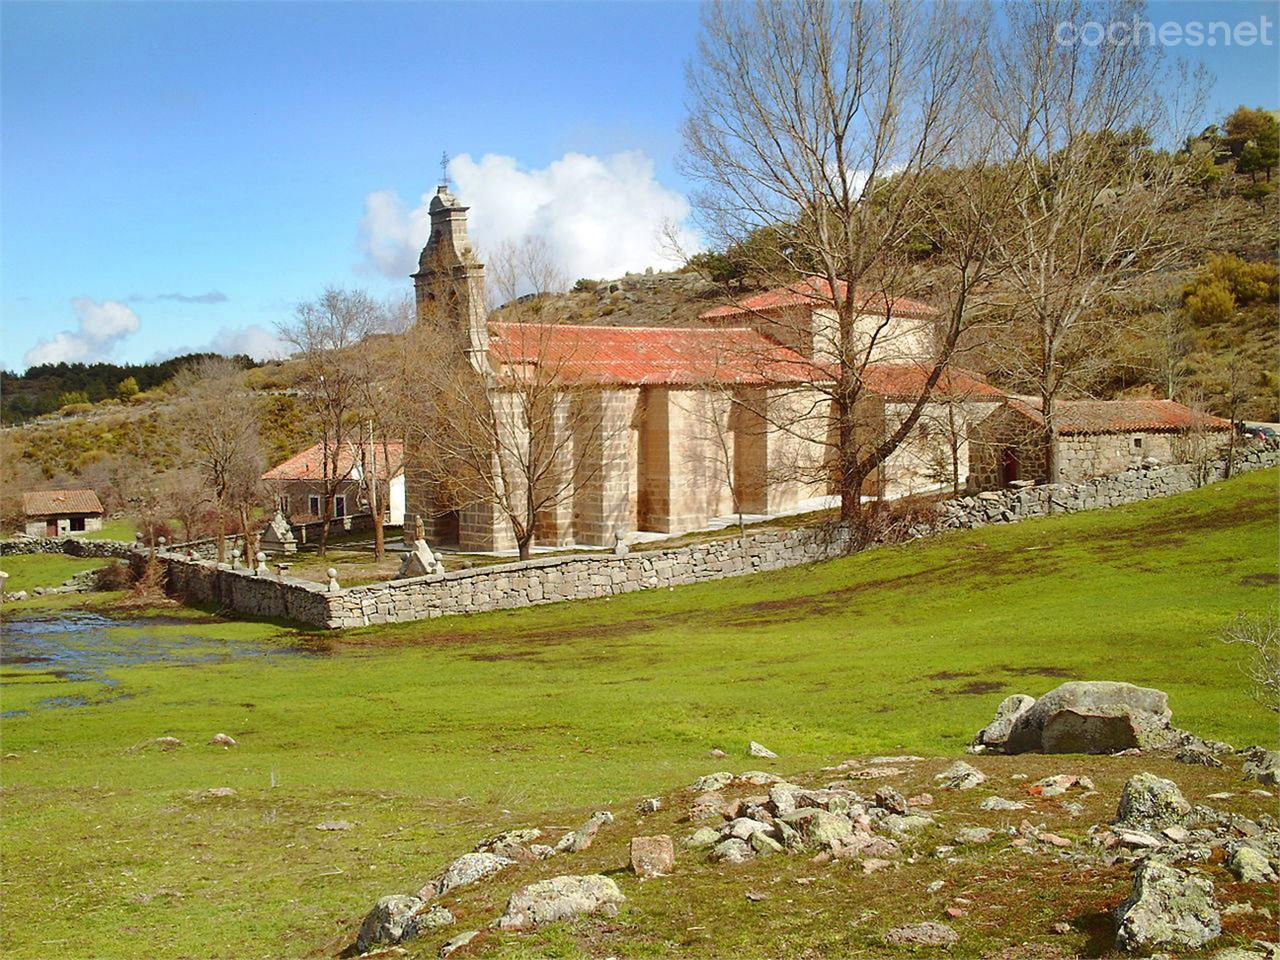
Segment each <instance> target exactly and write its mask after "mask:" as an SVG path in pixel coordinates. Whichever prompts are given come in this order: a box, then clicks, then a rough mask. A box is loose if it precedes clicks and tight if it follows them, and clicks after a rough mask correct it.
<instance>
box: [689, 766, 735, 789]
mask: <svg viewBox="0 0 1280 960" xmlns="http://www.w3.org/2000/svg"><path fill="white" fill-rule="evenodd" d="M731 783H733V774H732V773H730V772H729V771H728V770H721V771H718V772H717V773H708V774H707V775H706V776H705V777H699V778H698V779H697V780H695V781H693V783H691V784H690V785H689V789H690V790H692V791H693V792H694V793H712V792H714V791H716V790H723V789H724V788H725V787H727V786H728V785H729V784H731Z"/></svg>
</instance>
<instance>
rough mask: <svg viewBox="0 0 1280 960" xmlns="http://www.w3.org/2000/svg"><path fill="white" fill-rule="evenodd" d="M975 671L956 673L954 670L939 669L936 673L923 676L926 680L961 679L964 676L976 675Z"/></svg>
mask: <svg viewBox="0 0 1280 960" xmlns="http://www.w3.org/2000/svg"><path fill="white" fill-rule="evenodd" d="M976 676H977V674H976V673H957V672H956V671H954V670H939V671H938V672H937V673H931V674H929V675H928V676H926V677H925V679H926V680H963V679H965V678H966V677H976Z"/></svg>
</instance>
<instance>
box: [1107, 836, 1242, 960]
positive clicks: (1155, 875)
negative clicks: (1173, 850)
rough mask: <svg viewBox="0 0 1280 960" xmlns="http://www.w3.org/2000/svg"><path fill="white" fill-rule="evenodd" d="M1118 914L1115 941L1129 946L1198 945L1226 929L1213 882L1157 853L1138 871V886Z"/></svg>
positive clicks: (1135, 881) (1129, 948)
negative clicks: (1179, 867) (1215, 898)
mask: <svg viewBox="0 0 1280 960" xmlns="http://www.w3.org/2000/svg"><path fill="white" fill-rule="evenodd" d="M1116 920H1117V922H1118V924H1119V927H1118V930H1117V932H1116V945H1117V946H1119V947H1120V949H1122V950H1127V951H1130V952H1133V951H1139V950H1141V951H1146V950H1150V949H1152V948H1155V947H1172V948H1175V949H1177V948H1188V949H1193V950H1194V949H1197V948H1199V947H1202V946H1204V945H1205V944H1206V943H1208V942H1209V941H1210V940H1213V939H1214V938H1215V937H1217V936H1218V935H1219V934H1220V933H1221V932H1222V918H1221V917H1220V916H1219V914H1218V908H1217V905H1216V904H1215V903H1214V899H1213V883H1212V882H1210V881H1209V880H1207V879H1205V878H1204V877H1197V876H1192V875H1191V874H1189V873H1187V872H1186V871H1184V870H1179V869H1177V868H1176V867H1171V866H1169V865H1168V864H1166V863H1160V862H1159V861H1157V860H1152V859H1147V860H1144V861H1142V863H1141V864H1140V865H1139V866H1138V868H1137V870H1135V871H1134V874H1133V891H1132V892H1131V893H1130V894H1129V898H1128V899H1127V900H1125V902H1124V903H1122V904H1121V905H1120V907H1119V908H1118V909H1117V910H1116Z"/></svg>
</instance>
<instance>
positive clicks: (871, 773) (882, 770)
mask: <svg viewBox="0 0 1280 960" xmlns="http://www.w3.org/2000/svg"><path fill="white" fill-rule="evenodd" d="M902 774H903V771H902V770H900V769H899V768H898V767H866V768H865V769H862V770H850V771H849V773H848V777H849V779H850V780H879V779H882V778H884V777H900V776H902Z"/></svg>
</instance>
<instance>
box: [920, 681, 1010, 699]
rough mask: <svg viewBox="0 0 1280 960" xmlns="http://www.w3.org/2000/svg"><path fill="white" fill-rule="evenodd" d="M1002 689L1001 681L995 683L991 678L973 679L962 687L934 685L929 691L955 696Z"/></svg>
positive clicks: (944, 695) (993, 691)
mask: <svg viewBox="0 0 1280 960" xmlns="http://www.w3.org/2000/svg"><path fill="white" fill-rule="evenodd" d="M1003 689H1004V684H1003V683H996V682H995V681H993V680H974V681H972V682H970V683H966V684H965V685H964V686H963V687H952V688H947V687H934V688H933V690H931V691H930V693H936V694H938V696H940V697H947V696H955V695H956V694H961V695H963V696H977V695H979V694H985V693H995V692H996V691H997V690H1003Z"/></svg>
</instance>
